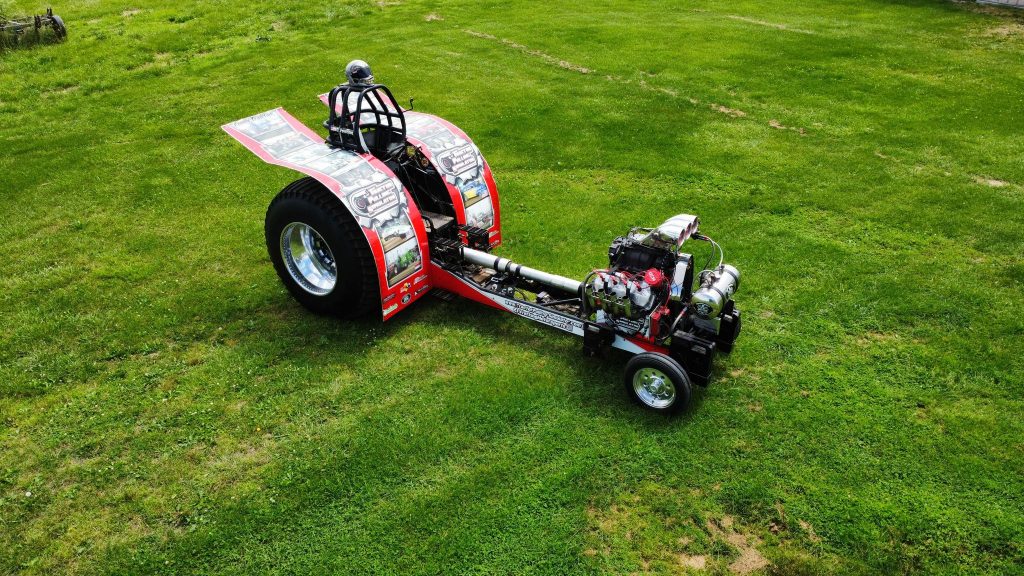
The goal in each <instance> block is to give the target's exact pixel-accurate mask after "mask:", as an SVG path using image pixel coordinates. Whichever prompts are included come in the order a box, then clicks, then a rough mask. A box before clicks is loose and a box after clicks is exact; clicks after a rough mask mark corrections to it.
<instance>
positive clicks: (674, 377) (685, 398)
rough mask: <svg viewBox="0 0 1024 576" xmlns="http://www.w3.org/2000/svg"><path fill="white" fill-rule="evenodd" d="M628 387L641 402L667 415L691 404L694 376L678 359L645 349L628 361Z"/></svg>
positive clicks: (626, 376)
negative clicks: (689, 374)
mask: <svg viewBox="0 0 1024 576" xmlns="http://www.w3.org/2000/svg"><path fill="white" fill-rule="evenodd" d="M625 384H626V390H627V391H628V392H629V394H630V396H631V397H632V398H633V400H634V401H636V403H637V404H639V405H641V406H643V407H644V408H647V409H648V410H653V411H655V412H662V413H666V414H674V413H676V412H679V411H680V410H682V409H683V408H685V407H686V405H687V404H689V403H690V391H691V388H692V387H691V386H690V377H689V376H688V375H687V374H686V370H684V369H683V367H682V366H681V365H680V364H679V362H676V361H675V359H673V358H671V357H670V356H666V355H665V354H659V353H657V352H642V353H640V354H637V355H636V356H633V357H632V358H630V359H629V362H627V363H626V375H625Z"/></svg>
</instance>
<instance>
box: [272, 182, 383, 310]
mask: <svg viewBox="0 0 1024 576" xmlns="http://www.w3.org/2000/svg"><path fill="white" fill-rule="evenodd" d="M264 232H265V234H266V240H267V252H268V254H269V255H270V260H271V262H273V263H274V269H275V270H277V275H278V276H279V277H280V278H281V282H282V283H284V285H285V288H287V289H288V291H289V292H290V293H291V295H292V296H293V297H294V298H295V299H296V300H298V301H299V303H300V304H302V305H303V306H305V307H306V308H308V309H310V310H312V311H313V312H316V313H319V314H332V315H336V316H341V317H343V318H354V317H358V316H365V315H367V314H368V313H370V312H371V311H373V310H374V309H375V308H377V307H378V306H379V305H380V291H379V284H378V280H377V268H376V266H375V265H374V260H373V254H372V253H371V252H370V245H369V243H367V241H366V236H365V235H364V234H363V231H362V229H361V228H360V227H359V224H358V223H356V221H355V219H354V218H352V215H351V214H349V212H348V210H347V209H346V208H345V207H344V206H343V205H342V203H341V201H340V200H338V198H337V197H336V196H335V195H334V194H333V193H331V191H330V190H328V189H327V188H325V187H324V186H323V185H322V184H320V183H319V182H317V181H316V180H314V179H313V178H303V179H301V180H296V181H295V182H292V183H291V184H289V185H288V186H285V188H284V190H281V192H280V193H279V194H278V195H277V197H276V198H274V201H273V202H271V203H270V207H269V208H267V218H266V222H265V224H264Z"/></svg>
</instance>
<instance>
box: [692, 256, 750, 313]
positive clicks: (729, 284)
mask: <svg viewBox="0 0 1024 576" xmlns="http://www.w3.org/2000/svg"><path fill="white" fill-rule="evenodd" d="M700 280H701V282H700V288H699V289H698V290H697V291H696V292H694V293H693V297H692V298H690V303H691V304H693V308H694V310H695V311H696V312H697V314H698V315H699V316H702V317H704V318H714V317H715V316H718V314H719V313H720V312H721V311H722V308H723V307H724V306H725V303H726V302H728V301H729V299H730V298H732V295H733V294H735V293H736V290H738V289H739V287H740V271H739V270H737V269H736V267H735V266H732V265H731V264H722V265H720V266H719V267H718V268H715V269H714V270H707V271H705V272H704V273H703V274H702V275H701V279H700Z"/></svg>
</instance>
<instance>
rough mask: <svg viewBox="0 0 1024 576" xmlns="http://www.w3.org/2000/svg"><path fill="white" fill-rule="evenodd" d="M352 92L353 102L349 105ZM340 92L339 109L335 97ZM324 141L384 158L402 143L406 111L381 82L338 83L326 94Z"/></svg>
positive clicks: (331, 144) (396, 149) (389, 156)
mask: <svg viewBox="0 0 1024 576" xmlns="http://www.w3.org/2000/svg"><path fill="white" fill-rule="evenodd" d="M353 95H355V102H354V106H350V104H351V103H352V102H350V100H351V99H352V98H351V97H352V96H353ZM339 96H341V112H340V114H339V112H338V106H337V104H338V97H339ZM328 108H329V109H330V115H329V116H328V118H327V122H325V123H324V125H325V126H324V127H325V128H327V130H328V133H329V135H328V137H327V144H328V145H330V146H333V147H336V148H345V149H347V150H352V151H354V152H359V153H370V154H373V155H374V156H376V157H377V158H380V159H381V160H386V159H388V158H391V157H392V156H394V155H395V153H396V152H397V151H398V150H399V149H400V147H404V146H405V135H406V126H405V114H404V113H403V112H402V107H401V106H399V105H398V102H397V101H395V97H394V95H393V94H391V90H389V89H388V87H387V86H384V85H383V84H371V85H369V86H358V85H357V86H352V85H349V84H340V85H338V86H335V87H334V88H333V89H332V90H331V92H330V94H329V95H328Z"/></svg>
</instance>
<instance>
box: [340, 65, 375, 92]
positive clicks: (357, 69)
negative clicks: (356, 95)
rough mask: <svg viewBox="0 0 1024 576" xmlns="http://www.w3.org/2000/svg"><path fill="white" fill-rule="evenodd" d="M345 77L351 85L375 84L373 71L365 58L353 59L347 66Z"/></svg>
mask: <svg viewBox="0 0 1024 576" xmlns="http://www.w3.org/2000/svg"><path fill="white" fill-rule="evenodd" d="M345 77H346V78H348V84H349V86H360V85H361V86H369V85H370V84H373V72H371V71H370V65H369V64H367V63H366V62H364V61H363V60H353V61H351V62H349V63H348V66H345Z"/></svg>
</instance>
